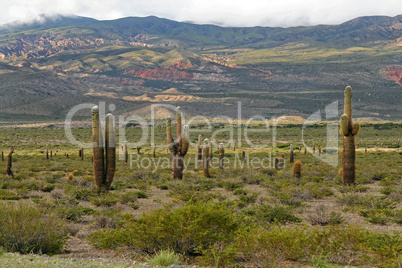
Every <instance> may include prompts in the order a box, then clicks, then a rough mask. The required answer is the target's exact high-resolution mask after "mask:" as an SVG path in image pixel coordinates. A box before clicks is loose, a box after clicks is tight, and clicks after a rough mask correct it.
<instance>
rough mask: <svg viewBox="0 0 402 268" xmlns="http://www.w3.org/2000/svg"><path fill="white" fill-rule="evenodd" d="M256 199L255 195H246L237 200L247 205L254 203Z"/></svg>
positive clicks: (256, 195)
mask: <svg viewBox="0 0 402 268" xmlns="http://www.w3.org/2000/svg"><path fill="white" fill-rule="evenodd" d="M257 198H258V194H257V193H247V194H242V195H240V196H239V200H240V201H241V202H242V203H244V204H247V205H248V204H253V203H255V201H257Z"/></svg>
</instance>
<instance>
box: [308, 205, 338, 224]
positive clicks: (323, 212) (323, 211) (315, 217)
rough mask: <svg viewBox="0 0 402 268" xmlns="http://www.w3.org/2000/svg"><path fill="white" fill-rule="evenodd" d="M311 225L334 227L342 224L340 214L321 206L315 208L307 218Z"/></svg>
mask: <svg viewBox="0 0 402 268" xmlns="http://www.w3.org/2000/svg"><path fill="white" fill-rule="evenodd" d="M308 218H309V220H310V223H311V224H312V225H321V226H325V225H334V224H340V223H342V222H343V218H342V216H341V213H340V212H335V211H328V209H327V208H326V207H325V206H323V205H321V206H319V207H317V208H316V209H315V210H314V212H313V213H311V214H310V215H309V216H308Z"/></svg>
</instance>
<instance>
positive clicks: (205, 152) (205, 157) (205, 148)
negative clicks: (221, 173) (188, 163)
mask: <svg viewBox="0 0 402 268" xmlns="http://www.w3.org/2000/svg"><path fill="white" fill-rule="evenodd" d="M209 144H210V142H209V140H208V139H205V140H204V143H203V145H202V168H203V171H204V176H205V177H207V178H210V177H211V176H210V175H209V159H210V155H209V153H210V149H209Z"/></svg>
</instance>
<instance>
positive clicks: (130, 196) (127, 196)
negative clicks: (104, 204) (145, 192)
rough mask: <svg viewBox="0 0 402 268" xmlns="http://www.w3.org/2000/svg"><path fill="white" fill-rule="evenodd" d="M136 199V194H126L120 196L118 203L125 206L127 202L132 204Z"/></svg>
mask: <svg viewBox="0 0 402 268" xmlns="http://www.w3.org/2000/svg"><path fill="white" fill-rule="evenodd" d="M137 198H138V195H137V193H136V192H127V193H124V194H122V195H121V196H120V203H122V204H127V203H129V202H134V201H136V200H137Z"/></svg>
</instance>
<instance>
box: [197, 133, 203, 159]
mask: <svg viewBox="0 0 402 268" xmlns="http://www.w3.org/2000/svg"><path fill="white" fill-rule="evenodd" d="M201 160H202V136H201V134H200V135H198V141H197V161H198V162H201Z"/></svg>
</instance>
